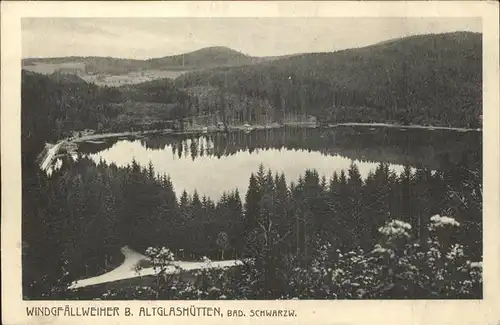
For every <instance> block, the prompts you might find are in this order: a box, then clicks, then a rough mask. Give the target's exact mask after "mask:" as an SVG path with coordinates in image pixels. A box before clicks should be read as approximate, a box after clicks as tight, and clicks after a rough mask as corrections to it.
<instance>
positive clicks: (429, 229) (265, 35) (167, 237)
mask: <svg viewBox="0 0 500 325" xmlns="http://www.w3.org/2000/svg"><path fill="white" fill-rule="evenodd" d="M21 24H22V37H23V39H22V46H23V48H22V51H23V59H22V86H21V87H22V88H21V91H22V94H21V100H22V108H21V114H22V116H21V117H22V120H21V123H22V124H21V126H22V158H23V161H22V164H23V165H22V167H23V169H22V171H23V224H22V236H23V296H24V297H25V299H95V298H99V299H145V300H150V299H210V300H212V299H395V298H396V299H402V298H403V299H404V298H410V299H433V298H439V299H457V298H468V299H480V298H481V297H482V283H483V281H482V260H483V258H482V150H481V148H482V145H481V143H482V131H481V129H482V36H481V20H480V19H478V18H469V19H467V18H460V19H454V18H438V19H432V18H428V19H418V18H354V19H350V18H307V19H302V18H236V19H232V18H220V19H203V18H170V19H158V18H152V19H147V18H122V19H120V18H115V19H91V18H81V19H78V18H23V20H22V22H21ZM361 30H365V31H368V32H366V33H359V32H360V31H361ZM165 31H167V33H165ZM151 40H155V41H154V42H151ZM48 41H50V43H52V46H50V47H46V46H43V44H44V43H47V42H48ZM47 252H50V254H47Z"/></svg>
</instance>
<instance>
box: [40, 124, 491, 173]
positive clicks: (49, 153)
mask: <svg viewBox="0 0 500 325" xmlns="http://www.w3.org/2000/svg"><path fill="white" fill-rule="evenodd" d="M343 126H347V127H349V126H362V127H370V128H376V127H379V128H399V129H401V130H407V129H422V130H429V131H433V130H447V131H455V132H482V129H470V128H458V127H446V126H431V125H417V124H410V125H402V124H390V123H358V122H347V123H337V124H328V125H325V126H322V125H318V124H317V123H311V122H304V123H302V122H289V123H285V124H278V123H273V124H267V125H251V126H244V125H239V126H234V125H233V126H228V128H227V132H234V131H244V132H248V133H250V132H252V131H254V130H268V129H279V128H284V127H301V128H321V129H334V128H336V127H343ZM217 132H225V130H221V129H220V128H217V127H200V128H196V129H189V130H185V131H174V130H172V129H157V130H147V131H125V132H113V133H99V134H88V135H83V136H80V137H77V138H74V137H69V138H64V139H61V140H59V141H57V142H56V143H55V144H54V145H50V147H49V148H46V149H44V151H43V152H42V153H40V155H41V156H40V158H41V159H40V160H41V161H40V163H39V166H40V167H41V169H43V170H44V169H47V168H48V166H49V164H50V162H51V161H52V160H53V159H54V158H55V157H57V155H58V150H59V148H60V147H63V144H64V143H66V144H68V145H71V144H74V145H78V143H85V142H92V141H99V140H105V139H110V138H119V137H131V136H133V137H142V136H145V135H151V134H161V135H201V134H211V133H217ZM43 156H44V157H43Z"/></svg>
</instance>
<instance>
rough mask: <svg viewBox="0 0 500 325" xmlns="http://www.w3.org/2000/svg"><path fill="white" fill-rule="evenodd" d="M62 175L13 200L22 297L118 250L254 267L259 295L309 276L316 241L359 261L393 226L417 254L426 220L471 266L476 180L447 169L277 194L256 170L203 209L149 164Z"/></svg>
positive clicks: (80, 165)
mask: <svg viewBox="0 0 500 325" xmlns="http://www.w3.org/2000/svg"><path fill="white" fill-rule="evenodd" d="M66 166H68V167H67V168H65V170H63V171H59V172H58V173H57V174H54V175H53V176H52V179H47V178H46V177H45V176H43V175H37V176H36V177H35V178H33V179H31V180H30V181H31V182H32V183H31V184H30V186H29V187H28V189H27V191H26V196H25V197H24V198H23V202H26V203H25V204H23V243H24V244H25V248H24V249H23V256H24V258H23V272H24V277H23V284H24V294H25V296H27V297H31V298H34V297H41V296H50V295H51V294H53V293H51V291H56V290H57V288H59V289H61V290H62V289H63V288H64V287H65V285H67V284H68V283H69V282H71V281H73V280H76V279H79V278H82V277H87V276H91V275H95V274H99V273H102V272H104V270H105V269H106V266H107V265H108V264H112V263H115V264H116V263H118V264H119V260H117V258H119V257H117V256H116V255H117V252H118V251H119V248H120V247H122V246H123V245H129V246H131V247H133V248H135V249H137V250H139V251H144V250H145V249H146V248H147V247H162V246H165V247H168V248H169V249H171V250H172V251H173V252H174V253H175V257H176V259H180V260H193V259H199V258H201V257H203V256H207V257H209V258H211V259H217V260H219V259H241V258H246V257H252V258H256V261H257V263H258V268H259V269H261V270H265V274H266V280H265V283H264V284H263V286H265V287H266V288H267V289H269V290H278V289H279V288H278V287H279V286H285V285H286V283H283V278H280V277H279V270H281V269H283V268H290V267H292V266H293V265H296V266H300V267H309V266H311V263H312V262H313V260H314V259H315V258H316V256H317V253H318V249H319V247H320V245H322V244H323V243H324V242H326V241H328V242H329V243H330V244H331V245H333V247H335V248H339V249H342V250H350V249H355V248H362V249H368V248H369V247H372V246H373V245H374V244H375V243H377V240H379V236H378V235H377V234H378V229H379V227H381V226H382V225H383V224H384V223H385V222H386V221H387V220H388V219H391V218H397V219H399V220H404V221H405V222H408V223H409V224H411V225H412V230H411V231H412V235H414V237H415V238H417V239H418V241H419V243H421V244H422V245H425V244H426V242H427V239H426V238H427V236H428V234H427V232H426V227H427V226H428V224H429V217H430V216H431V215H433V214H438V213H446V214H451V215H453V216H454V217H455V218H456V219H457V220H459V222H461V223H462V224H463V227H462V228H461V230H460V231H459V232H458V233H457V234H456V235H455V236H454V237H453V238H452V239H450V240H454V241H458V242H459V243H462V244H463V245H464V246H465V247H466V250H467V253H468V254H469V255H470V256H474V257H476V259H480V256H481V252H482V251H481V246H482V245H481V240H482V233H481V229H482V228H481V224H482V219H481V209H482V208H481V200H482V198H481V197H480V195H481V192H480V190H481V187H480V184H478V183H477V182H478V178H477V176H478V175H475V174H473V173H471V172H470V171H469V170H466V169H462V168H459V167H456V168H450V169H449V170H445V171H443V172H436V173H432V172H431V171H430V170H427V169H417V170H416V172H414V173H413V172H412V171H411V169H410V168H409V167H406V168H405V170H404V171H403V172H402V173H401V174H400V175H397V174H395V173H393V172H391V171H390V169H389V167H388V164H384V163H381V164H380V165H379V166H378V167H377V168H376V170H375V171H373V172H372V173H370V174H369V176H368V177H367V178H366V179H362V178H361V176H360V174H359V171H358V169H357V166H356V165H355V164H352V165H351V167H350V168H349V170H347V171H346V172H344V171H342V172H340V173H334V174H333V176H332V178H331V179H328V180H327V179H325V178H322V177H320V176H319V175H318V173H317V172H316V171H314V170H307V171H305V173H304V174H303V175H302V176H301V177H300V178H299V179H298V180H297V181H295V182H288V181H287V180H286V177H285V175H284V174H273V173H272V172H271V171H270V170H267V171H266V170H265V169H264V167H263V166H260V168H259V169H258V170H257V171H256V172H255V173H253V174H252V175H251V176H250V178H249V186H248V190H247V192H246V193H238V191H237V190H234V191H229V192H226V193H224V194H223V195H222V197H221V199H220V200H218V201H213V200H212V199H210V198H209V197H205V196H200V195H199V194H198V193H196V192H194V193H192V194H188V193H187V192H186V191H182V192H180V191H179V190H178V191H176V190H175V189H174V188H173V186H172V183H171V181H170V179H169V177H168V175H158V174H157V173H156V172H155V170H154V167H153V165H152V164H149V166H147V167H145V166H140V165H138V164H137V163H136V162H135V161H133V162H132V163H131V164H130V165H129V166H127V167H123V168H122V167H117V166H115V165H114V164H111V165H107V164H105V163H103V162H100V163H98V164H96V163H95V162H93V161H92V160H90V159H88V158H85V157H80V158H79V159H78V161H77V162H76V163H71V162H70V161H68V164H67V165H66ZM113 258H114V259H115V260H114V261H113V260H112V259H113ZM259 263H260V264H259ZM277 272H278V273H277ZM58 285H59V287H58ZM273 286H278V287H276V288H275V289H272V287H273ZM267 289H266V290H267ZM280 290H281V289H280ZM278 291H279V290H278Z"/></svg>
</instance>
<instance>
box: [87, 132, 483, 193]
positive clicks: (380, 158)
mask: <svg viewBox="0 0 500 325" xmlns="http://www.w3.org/2000/svg"><path fill="white" fill-rule="evenodd" d="M80 152H82V153H84V154H87V155H88V156H89V157H91V158H92V159H93V160H94V161H96V162H99V161H100V160H103V161H104V162H106V163H108V164H111V163H114V164H116V165H117V166H126V165H128V164H130V163H131V162H132V160H133V159H135V160H136V161H137V162H138V163H139V164H140V165H142V166H147V165H148V163H149V162H150V161H151V162H152V164H153V165H154V167H155V170H156V171H157V172H158V173H160V174H168V175H170V177H171V180H172V183H173V185H174V187H175V190H176V192H177V193H180V192H181V191H182V190H186V191H187V192H188V193H191V194H192V193H193V192H194V190H195V189H196V190H197V191H198V193H199V194H200V195H207V196H209V197H211V198H212V199H218V198H220V196H221V195H222V193H223V192H224V191H230V190H233V189H235V188H238V190H239V191H240V194H241V196H242V198H243V197H244V193H246V190H247V186H248V181H249V177H250V174H251V173H252V172H254V173H255V172H256V171H257V169H258V167H259V165H260V164H263V165H264V167H265V168H266V170H267V169H271V170H272V172H273V173H276V172H278V173H281V172H283V173H284V174H285V176H286V179H287V181H288V182H291V181H296V180H297V179H298V178H299V176H300V175H302V174H303V173H304V172H305V170H306V169H316V170H317V171H318V173H319V174H320V176H325V177H326V178H327V179H328V178H329V177H331V175H332V174H333V172H334V171H337V172H340V171H341V170H345V171H346V170H347V169H348V168H349V165H350V164H351V163H352V162H354V163H355V164H356V165H357V166H358V167H359V170H360V173H361V176H362V177H366V176H367V175H368V173H369V172H370V171H374V170H375V168H376V166H377V165H378V164H379V163H380V162H386V163H389V164H390V167H391V169H392V170H393V171H394V172H397V173H399V172H401V171H402V170H403V167H404V166H405V165H409V166H411V167H413V168H417V167H425V168H428V169H430V170H434V171H437V170H441V169H443V168H446V166H450V165H457V164H467V165H470V167H471V168H472V167H477V166H481V163H482V162H481V157H482V132H475V131H470V132H460V131H452V130H425V129H402V128H401V129H400V128H386V127H366V126H356V127H353V126H346V127H336V128H299V127H284V128H279V129H268V130H254V131H251V132H249V133H245V132H242V131H241V132H240V131H238V132H230V133H223V132H219V133H213V134H192V135H150V136H149V135H148V136H142V137H139V138H134V137H128V138H115V139H109V140H106V141H102V142H99V143H83V144H81V145H80Z"/></svg>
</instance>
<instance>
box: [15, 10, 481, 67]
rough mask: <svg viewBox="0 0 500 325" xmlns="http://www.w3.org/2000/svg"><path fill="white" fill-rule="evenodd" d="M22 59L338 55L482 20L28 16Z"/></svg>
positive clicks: (476, 28)
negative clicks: (219, 52)
mask: <svg viewBox="0 0 500 325" xmlns="http://www.w3.org/2000/svg"><path fill="white" fill-rule="evenodd" d="M21 28H22V56H23V58H27V57H61V56H111V57H119V58H131V59H147V58H156V57H163V56H168V55H174V54H181V53H186V52H190V51H194V50H198V49H200V48H203V47H209V46H226V47H229V48H232V49H234V50H237V51H240V52H243V53H245V54H247V55H251V56H273V55H285V54H294V53H304V52H332V51H337V50H342V49H346V48H353V47H362V46H367V45H371V44H374V43H378V42H381V41H385V40H389V39H393V38H399V37H404V36H410V35H417V34H429V33H444V32H453V31H473V32H481V20H480V18H348V17H345V18H344V17H343V18H315V17H314V18H23V19H22V22H21Z"/></svg>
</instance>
